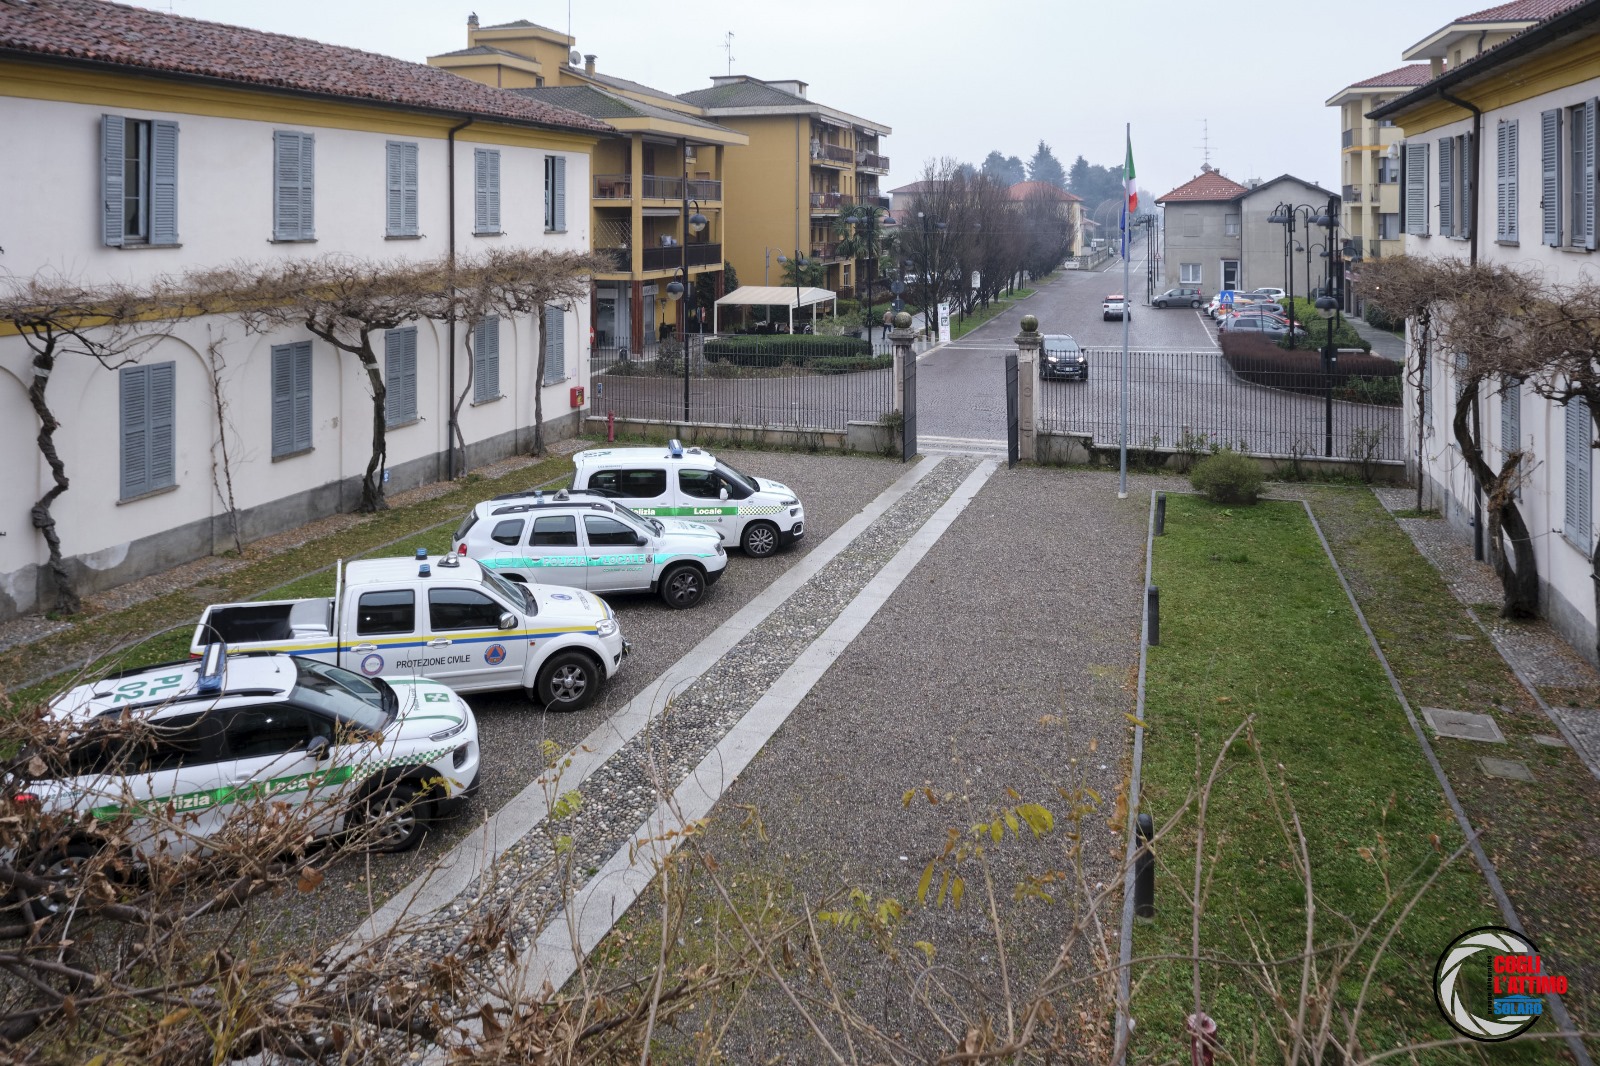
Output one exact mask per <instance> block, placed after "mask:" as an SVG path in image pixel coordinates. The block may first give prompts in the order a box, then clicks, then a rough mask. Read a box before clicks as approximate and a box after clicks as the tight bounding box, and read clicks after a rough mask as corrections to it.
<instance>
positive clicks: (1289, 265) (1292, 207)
mask: <svg viewBox="0 0 1600 1066" xmlns="http://www.w3.org/2000/svg"><path fill="white" fill-rule="evenodd" d="M1316 210H1317V209H1316V208H1314V207H1312V206H1310V205H1309V204H1291V203H1288V202H1284V203H1280V204H1279V205H1278V206H1277V207H1276V208H1275V209H1274V210H1273V212H1272V214H1271V215H1269V216H1267V221H1268V222H1271V223H1272V224H1273V225H1276V226H1282V227H1283V273H1284V288H1285V289H1287V290H1288V297H1289V308H1288V311H1289V343H1290V346H1291V347H1292V346H1293V344H1294V246H1295V245H1296V244H1297V243H1298V242H1297V241H1296V240H1295V239H1294V224H1295V220H1296V219H1297V218H1299V217H1300V216H1302V215H1304V217H1305V222H1306V235H1307V236H1310V235H1311V223H1312V217H1311V216H1312V214H1313V213H1314V212H1315V211H1316ZM1310 290H1311V283H1310V281H1307V282H1306V294H1307V295H1308V296H1309V295H1310Z"/></svg>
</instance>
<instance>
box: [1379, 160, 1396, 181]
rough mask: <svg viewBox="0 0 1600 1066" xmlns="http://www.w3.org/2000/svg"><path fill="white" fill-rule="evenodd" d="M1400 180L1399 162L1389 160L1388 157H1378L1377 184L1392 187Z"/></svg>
mask: <svg viewBox="0 0 1600 1066" xmlns="http://www.w3.org/2000/svg"><path fill="white" fill-rule="evenodd" d="M1399 180H1400V161H1399V160H1398V159H1390V158H1389V157H1388V156H1386V155H1384V156H1379V157H1378V182H1379V183H1380V184H1383V185H1393V184H1394V183H1395V182H1397V181H1399Z"/></svg>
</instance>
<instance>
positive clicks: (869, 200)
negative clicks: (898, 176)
mask: <svg viewBox="0 0 1600 1066" xmlns="http://www.w3.org/2000/svg"><path fill="white" fill-rule="evenodd" d="M856 203H858V204H866V205H867V206H868V207H881V208H883V209H884V210H885V211H887V210H889V198H888V197H887V196H879V195H878V194H877V193H875V192H869V193H864V194H862V195H860V196H857V197H856Z"/></svg>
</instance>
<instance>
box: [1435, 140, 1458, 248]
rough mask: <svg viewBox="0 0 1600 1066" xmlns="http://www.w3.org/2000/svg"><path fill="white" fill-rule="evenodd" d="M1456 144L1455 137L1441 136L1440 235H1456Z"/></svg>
mask: <svg viewBox="0 0 1600 1066" xmlns="http://www.w3.org/2000/svg"><path fill="white" fill-rule="evenodd" d="M1455 146H1456V139H1455V138H1454V137H1440V138H1439V235H1440V236H1441V237H1453V236H1455V232H1456V226H1455V220H1456V209H1455V162H1456V161H1455Z"/></svg>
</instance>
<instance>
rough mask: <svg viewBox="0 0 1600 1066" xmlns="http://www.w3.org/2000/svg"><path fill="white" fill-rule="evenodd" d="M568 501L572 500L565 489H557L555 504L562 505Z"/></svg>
mask: <svg viewBox="0 0 1600 1066" xmlns="http://www.w3.org/2000/svg"><path fill="white" fill-rule="evenodd" d="M570 499H572V496H571V495H570V494H569V493H568V492H567V490H566V489H557V490H556V502H557V503H562V502H564V501H566V500H570Z"/></svg>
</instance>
